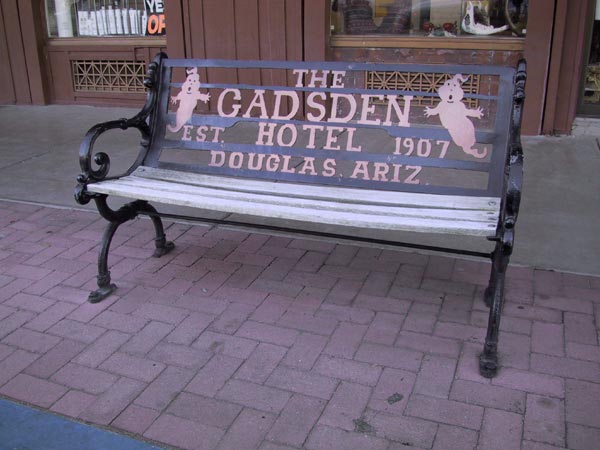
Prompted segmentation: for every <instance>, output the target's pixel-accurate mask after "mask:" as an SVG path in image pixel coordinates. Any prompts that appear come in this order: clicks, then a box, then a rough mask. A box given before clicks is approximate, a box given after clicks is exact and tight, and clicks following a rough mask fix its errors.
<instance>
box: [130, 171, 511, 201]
mask: <svg viewBox="0 0 600 450" xmlns="http://www.w3.org/2000/svg"><path fill="white" fill-rule="evenodd" d="M132 175H133V176H137V177H143V178H149V179H155V180H165V181H172V182H174V183H184V184H189V185H193V186H206V187H210V188H215V189H226V190H230V191H241V192H254V193H257V194H260V193H263V194H264V193H266V194H270V195H281V196H283V197H298V198H306V199H314V200H325V201H336V202H346V203H365V204H380V205H389V206H400V205H406V206H418V207H430V208H444V209H475V210H482V211H483V210H489V211H498V210H499V209H500V199H499V198H497V197H465V196H458V195H435V194H421V193H411V192H392V191H382V190H372V189H357V188H340V187H336V186H316V185H309V184H305V183H287V182H283V181H277V182H275V181H270V180H252V179H247V178H233V177H225V176H215V175H205V174H199V173H189V172H179V171H175V170H166V169H157V168H154V167H147V166H141V167H139V168H138V169H136V171H135V172H134V173H133V174H132Z"/></svg>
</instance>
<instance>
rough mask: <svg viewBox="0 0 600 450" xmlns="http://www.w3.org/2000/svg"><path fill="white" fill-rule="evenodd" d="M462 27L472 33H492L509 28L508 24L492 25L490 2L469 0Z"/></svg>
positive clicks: (483, 34)
mask: <svg viewBox="0 0 600 450" xmlns="http://www.w3.org/2000/svg"><path fill="white" fill-rule="evenodd" d="M460 27H461V28H462V30H463V31H465V32H467V33H470V34H478V35H482V36H485V35H490V34H496V33H501V32H502V31H506V30H508V25H503V26H501V27H494V26H493V25H490V16H489V2H488V1H481V0H479V1H477V0H468V1H467V2H466V6H465V13H464V16H463V19H462V21H461V24H460Z"/></svg>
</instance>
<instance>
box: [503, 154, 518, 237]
mask: <svg viewBox="0 0 600 450" xmlns="http://www.w3.org/2000/svg"><path fill="white" fill-rule="evenodd" d="M517 146H518V148H515V149H513V150H514V151H513V152H511V155H510V159H509V164H508V180H507V184H506V201H505V211H504V227H505V228H507V229H511V228H514V226H515V224H516V222H517V216H518V215H519V206H520V205H521V191H522V189H523V149H522V148H521V145H520V144H517Z"/></svg>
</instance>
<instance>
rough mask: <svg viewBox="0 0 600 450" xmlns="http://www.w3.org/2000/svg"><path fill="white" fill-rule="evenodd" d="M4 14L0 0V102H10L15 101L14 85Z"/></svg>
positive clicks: (4, 103) (3, 103)
mask: <svg viewBox="0 0 600 450" xmlns="http://www.w3.org/2000/svg"><path fill="white" fill-rule="evenodd" d="M5 17H6V16H5V15H4V13H3V5H2V2H0V104H2V105H6V104H12V103H15V102H16V101H17V97H16V95H15V86H14V80H13V76H12V71H11V68H10V56H9V53H8V36H7V35H6V27H5V26H4V19H5Z"/></svg>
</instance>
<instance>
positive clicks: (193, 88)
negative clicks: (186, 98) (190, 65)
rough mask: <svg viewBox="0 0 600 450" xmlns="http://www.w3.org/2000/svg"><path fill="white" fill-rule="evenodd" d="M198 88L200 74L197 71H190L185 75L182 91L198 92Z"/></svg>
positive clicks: (188, 92)
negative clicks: (190, 72)
mask: <svg viewBox="0 0 600 450" xmlns="http://www.w3.org/2000/svg"><path fill="white" fill-rule="evenodd" d="M199 89H200V76H199V75H198V74H197V73H192V74H190V75H188V76H187V78H186V79H185V82H184V83H183V86H182V91H183V92H185V93H186V94H192V93H194V92H198V90H199Z"/></svg>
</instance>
